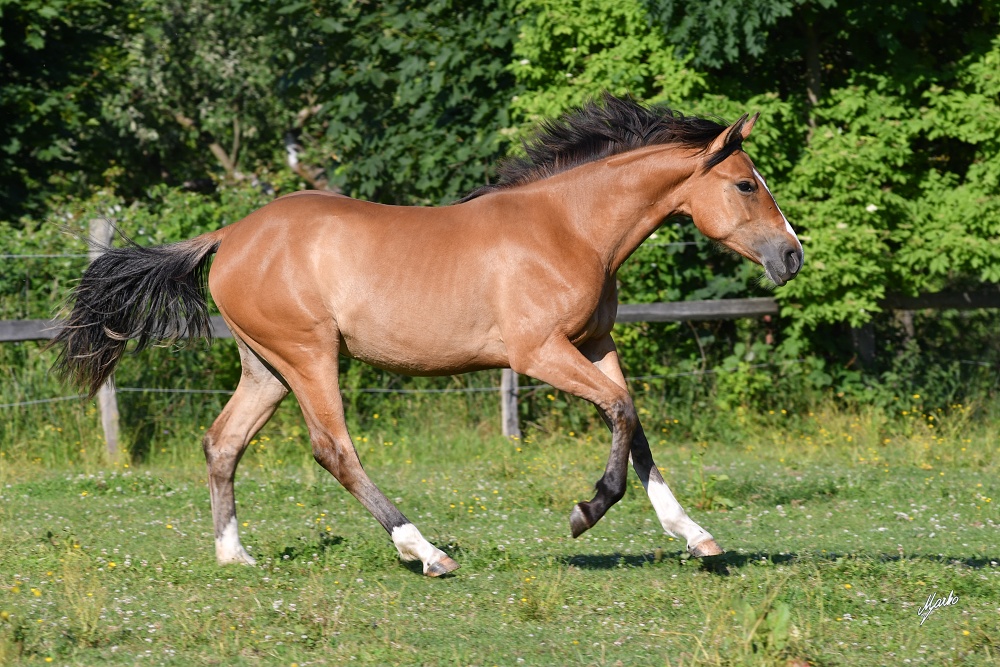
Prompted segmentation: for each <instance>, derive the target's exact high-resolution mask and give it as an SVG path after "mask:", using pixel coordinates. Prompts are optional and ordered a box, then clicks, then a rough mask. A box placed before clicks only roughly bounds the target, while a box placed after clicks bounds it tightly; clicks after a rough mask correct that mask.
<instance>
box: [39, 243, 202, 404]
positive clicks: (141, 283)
mask: <svg viewBox="0 0 1000 667" xmlns="http://www.w3.org/2000/svg"><path fill="white" fill-rule="evenodd" d="M125 241H126V245H125V247H123V248H108V249H107V252H105V253H104V254H103V255H101V256H100V257H98V258H97V259H96V260H95V261H94V262H93V263H92V264H91V265H90V266H89V267H88V268H87V271H86V272H85V273H84V274H83V278H82V279H81V280H80V284H79V285H77V286H76V288H75V289H74V290H73V293H72V294H71V295H70V300H72V301H75V304H74V305H73V310H72V312H71V313H70V315H69V319H67V320H66V323H65V325H64V326H63V327H62V329H60V330H59V333H58V334H57V335H56V337H55V339H54V340H53V341H52V345H55V346H58V345H61V346H62V350H61V351H60V353H59V358H58V360H57V361H56V364H55V369H56V370H57V371H58V372H59V373H61V374H62V375H63V376H65V377H68V378H69V379H71V380H72V381H74V382H75V383H77V384H79V385H80V386H81V387H83V388H85V389H86V390H87V391H88V392H89V395H90V396H94V394H96V393H97V390H98V389H100V388H101V385H102V384H104V382H105V381H106V380H107V379H108V378H109V377H111V374H112V373H113V372H114V370H115V367H116V366H118V362H119V361H120V360H121V357H122V354H123V353H124V352H125V346H126V345H127V344H128V341H129V340H135V341H136V342H137V345H136V348H135V351H136V352H138V351H140V350H144V349H146V348H147V347H149V346H150V345H152V344H154V343H157V342H160V341H164V340H173V339H176V338H179V337H181V336H190V337H197V336H205V337H211V334H212V329H211V322H210V321H209V317H208V304H207V303H206V300H205V278H206V275H205V273H206V268H207V266H208V259H209V257H210V256H211V254H212V253H214V252H215V251H216V250H217V249H218V247H219V243H220V238H219V236H218V234H217V233H215V234H205V235H203V236H199V237H197V238H193V239H190V240H188V241H182V242H180V243H174V244H171V245H164V246H156V247H152V248H143V247H141V246H138V245H136V244H135V243H134V242H133V241H132V240H130V239H127V238H126V239H125Z"/></svg>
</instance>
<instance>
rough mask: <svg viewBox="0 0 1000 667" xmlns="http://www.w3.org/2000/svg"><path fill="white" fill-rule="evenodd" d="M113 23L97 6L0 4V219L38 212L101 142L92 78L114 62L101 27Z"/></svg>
mask: <svg viewBox="0 0 1000 667" xmlns="http://www.w3.org/2000/svg"><path fill="white" fill-rule="evenodd" d="M120 18H121V13H120V7H119V6H118V4H117V3H109V2H106V1H105V0H83V1H81V2H75V1H74V2H71V1H69V0H29V1H28V2H22V1H21V0H3V1H0V116H2V117H3V122H2V123H0V219H11V218H13V217H15V216H16V214H18V213H20V212H22V211H25V210H28V211H33V212H36V213H37V212H38V211H39V210H40V209H41V208H42V206H43V202H44V201H45V199H46V197H48V196H51V195H52V194H53V193H57V192H59V191H60V189H61V187H60V183H61V182H64V181H65V180H66V179H70V180H72V179H85V178H86V177H85V176H83V175H78V174H74V173H73V172H74V171H75V170H76V169H79V168H84V169H89V170H95V171H96V173H98V174H99V173H100V172H101V171H102V170H103V169H100V168H98V165H97V164H95V163H94V162H91V161H89V160H88V159H87V154H86V153H87V146H88V144H89V143H90V142H92V141H97V140H100V139H101V133H100V130H99V125H100V122H99V118H100V114H101V110H100V105H101V99H102V96H103V95H104V94H105V93H106V92H107V91H108V87H109V81H108V80H107V79H105V78H104V77H102V76H99V75H98V72H101V71H102V70H103V69H105V68H106V67H107V66H108V64H109V63H113V62H117V61H118V60H119V59H120V57H121V54H120V53H118V52H117V47H116V45H115V44H114V40H113V39H112V38H111V36H110V35H109V34H108V33H107V30H106V22H110V23H112V24H113V23H114V22H115V21H116V20H119V19H120Z"/></svg>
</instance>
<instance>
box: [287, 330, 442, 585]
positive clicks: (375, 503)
mask: <svg viewBox="0 0 1000 667" xmlns="http://www.w3.org/2000/svg"><path fill="white" fill-rule="evenodd" d="M338 348H339V340H338V337H337V336H336V334H334V336H333V337H332V338H331V339H328V340H325V341H324V343H323V349H322V350H319V351H318V350H315V349H309V348H308V347H307V346H302V347H295V348H293V347H291V346H286V347H285V348H283V349H284V350H285V351H289V352H290V353H291V354H295V355H301V357H300V358H299V357H296V358H282V359H281V363H280V364H279V360H278V359H277V358H275V366H276V367H277V368H278V369H279V370H280V372H281V374H282V376H283V377H284V378H285V380H286V381H287V382H288V384H289V386H290V387H291V389H292V391H294V392H295V396H296V398H298V400H299V404H300V405H301V406H302V413H303V415H305V418H306V424H307V425H308V426H309V435H310V438H311V439H312V447H313V457H314V458H315V459H316V461H317V462H318V463H319V464H320V465H321V466H323V467H324V468H326V470H328V471H329V472H330V474H332V475H333V476H334V477H336V478H337V481H339V482H340V483H341V484H343V485H344V488H346V489H347V490H348V491H350V492H351V494H352V495H353V496H354V497H355V498H357V499H358V500H359V501H361V504H362V505H364V506H365V508H366V509H367V510H368V511H369V512H371V513H372V515H373V516H374V517H375V518H376V519H377V520H378V522H379V523H380V524H382V527H383V528H385V530H386V532H388V533H389V535H390V536H391V537H392V541H393V543H394V544H395V545H396V549H397V550H398V551H399V556H400V558H402V559H403V560H404V561H415V560H419V561H420V562H421V563H422V564H423V571H424V574H426V575H428V576H431V577H437V576H440V575H442V574H447V573H448V572H451V571H452V570H455V569H457V568H458V563H456V562H455V561H454V560H452V559H451V558H449V557H448V555H447V554H445V553H444V552H443V551H441V550H440V549H438V548H437V547H435V546H433V545H432V544H431V543H430V542H428V541H427V540H426V539H424V537H423V536H422V535H421V534H420V531H419V530H417V527H416V526H414V525H413V524H412V523H410V521H409V520H408V519H407V518H406V517H405V516H403V513H402V512H400V511H399V509H398V508H397V507H396V506H395V505H393V504H392V502H391V501H390V500H389V499H388V498H386V497H385V494H383V493H382V492H381V491H380V490H379V488H378V487H377V486H375V483H374V482H372V481H371V479H370V478H369V477H368V475H367V474H366V473H365V471H364V468H362V467H361V462H360V461H359V460H358V453H357V451H356V450H355V448H354V443H353V442H352V441H351V436H350V434H349V433H348V432H347V424H346V422H345V420H344V405H343V401H342V399H341V396H340V388H339V386H338V384H337V378H338V374H339V366H338V359H337V356H336V350H338ZM279 356H280V355H279Z"/></svg>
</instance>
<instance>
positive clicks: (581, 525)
mask: <svg viewBox="0 0 1000 667" xmlns="http://www.w3.org/2000/svg"><path fill="white" fill-rule="evenodd" d="M591 525H592V524H591V523H590V519H588V518H587V515H586V514H584V512H583V508H582V507H581V506H580V503H577V504H576V505H574V506H573V512H572V513H570V515H569V529H570V532H571V533H573V537H580V536H581V535H583V534H584V533H585V532H587V531H588V530H589V529H590V527H591Z"/></svg>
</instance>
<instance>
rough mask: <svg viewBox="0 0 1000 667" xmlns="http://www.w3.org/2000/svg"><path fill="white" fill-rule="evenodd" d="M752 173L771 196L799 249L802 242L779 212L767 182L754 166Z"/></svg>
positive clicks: (776, 201)
mask: <svg viewBox="0 0 1000 667" xmlns="http://www.w3.org/2000/svg"><path fill="white" fill-rule="evenodd" d="M753 175H754V176H755V177H757V180H758V181H760V184H761V185H763V186H764V190H766V191H767V194H768V196H769V197H771V201H773V202H774V207H775V208H776V209H778V215H780V216H781V219H782V220H784V221H785V230H786V231H788V233H789V234H791V235H792V238H794V239H795V242H796V243H798V244H799V248H800V249H801V248H802V243H801V242H800V241H799V237H798V236H796V235H795V230H794V229H792V226H791V225H790V224H789V223H788V218H786V217H785V214H784V213H782V212H781V207H780V206H778V200H777V199H775V198H774V195H772V194H771V189H770V188H769V187H767V183H766V182H765V181H764V177H763V176H761V175H760V172H758V171H757V169H756V167H755V168H754V170H753Z"/></svg>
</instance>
